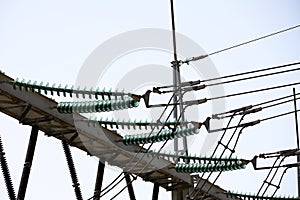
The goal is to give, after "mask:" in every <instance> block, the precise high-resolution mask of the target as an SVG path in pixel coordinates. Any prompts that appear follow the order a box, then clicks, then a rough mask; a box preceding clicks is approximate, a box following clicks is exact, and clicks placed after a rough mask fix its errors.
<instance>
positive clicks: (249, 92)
mask: <svg viewBox="0 0 300 200" xmlns="http://www.w3.org/2000/svg"><path fill="white" fill-rule="evenodd" d="M299 84H300V82H296V83H290V84H285V85H279V86H274V87H268V88H262V89H257V90H251V91H246V92H240V93H234V94H229V95H223V96H218V97H212V98H207V100H215V99H222V98H228V97H234V96H240V95H244V94H251V93H256V92H263V91H267V90H274V89H279V88H284V87H289V86H293V85H299Z"/></svg>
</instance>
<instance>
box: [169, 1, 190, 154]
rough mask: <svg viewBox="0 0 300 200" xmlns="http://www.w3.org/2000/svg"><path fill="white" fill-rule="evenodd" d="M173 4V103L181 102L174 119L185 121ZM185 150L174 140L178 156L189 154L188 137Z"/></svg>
mask: <svg viewBox="0 0 300 200" xmlns="http://www.w3.org/2000/svg"><path fill="white" fill-rule="evenodd" d="M170 3H171V17H172V38H173V52H174V53H173V54H174V60H173V61H172V62H171V64H172V67H173V85H174V92H175V94H174V98H173V103H174V104H177V103H178V102H179V112H178V106H177V105H175V109H174V113H173V116H174V119H178V118H179V117H180V119H181V120H182V121H183V120H184V109H183V104H182V101H183V99H182V92H181V77H180V62H179V61H178V58H177V46H176V31H175V17H174V4H173V0H170ZM182 141H183V149H181V150H180V149H178V139H177V138H176V139H174V151H175V153H176V154H177V153H178V152H179V151H184V153H188V148H187V139H186V137H183V139H182Z"/></svg>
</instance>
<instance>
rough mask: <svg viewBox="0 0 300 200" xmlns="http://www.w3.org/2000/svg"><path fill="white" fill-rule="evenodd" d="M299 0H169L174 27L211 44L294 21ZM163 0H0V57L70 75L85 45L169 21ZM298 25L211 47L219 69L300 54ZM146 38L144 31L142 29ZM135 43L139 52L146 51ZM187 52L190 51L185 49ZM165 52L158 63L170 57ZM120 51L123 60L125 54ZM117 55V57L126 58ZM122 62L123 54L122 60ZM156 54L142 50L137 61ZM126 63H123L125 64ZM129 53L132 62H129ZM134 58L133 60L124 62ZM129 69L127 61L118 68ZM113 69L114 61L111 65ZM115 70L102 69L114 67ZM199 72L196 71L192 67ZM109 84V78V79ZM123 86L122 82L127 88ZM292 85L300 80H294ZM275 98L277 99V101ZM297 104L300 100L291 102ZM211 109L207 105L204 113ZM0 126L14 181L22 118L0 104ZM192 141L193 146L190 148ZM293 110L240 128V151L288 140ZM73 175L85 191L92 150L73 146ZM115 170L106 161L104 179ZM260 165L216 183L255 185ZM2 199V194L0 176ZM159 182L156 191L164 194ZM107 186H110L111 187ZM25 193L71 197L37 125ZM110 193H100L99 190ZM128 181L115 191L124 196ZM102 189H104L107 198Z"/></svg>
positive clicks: (7, 66)
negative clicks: (11, 115) (10, 114)
mask: <svg viewBox="0 0 300 200" xmlns="http://www.w3.org/2000/svg"><path fill="white" fill-rule="evenodd" d="M299 8H300V2H299V1H296V0H287V1H279V0H272V1H271V0H269V1H258V0H256V1H247V2H246V1H226V2H225V1H209V2H205V1H196V0H193V1H178V0H177V1H175V15H176V29H177V31H178V32H179V33H181V34H184V35H185V36H187V37H189V38H190V39H192V40H194V41H195V42H196V43H197V44H199V45H200V46H201V47H202V48H203V49H204V50H205V51H206V52H213V51H216V50H219V49H222V48H225V47H228V46H231V45H234V44H238V43H240V42H244V41H247V40H250V39H253V38H256V37H258V36H261V35H264V34H268V33H272V32H274V31H278V30H281V29H284V28H288V27H290V26H294V25H297V24H299V19H300V13H299ZM170 27H171V25H170V8H169V1H159V0H154V1H137V0H135V1H133V0H132V1H114V0H112V1H95V0H91V1H78V0H76V1H74V0H73V1H48V0H47V1H46V0H45V1H34V0H29V1H4V0H0V66H1V70H2V71H3V72H5V74H7V75H8V76H11V77H13V78H17V77H19V78H25V79H26V80H29V79H31V80H37V81H44V82H51V83H69V84H73V83H74V82H75V80H76V77H77V76H78V72H79V70H80V68H81V66H82V64H83V63H84V61H85V59H86V58H87V57H88V56H89V55H90V53H91V52H92V51H93V50H94V49H95V48H97V47H98V46H99V45H101V44H102V43H103V42H105V41H107V40H108V39H110V38H111V37H112V36H115V35H118V34H120V33H123V32H126V31H131V30H135V29H140V28H161V29H167V30H169V29H170ZM299 36H300V30H299V29H297V30H293V31H290V32H287V33H283V34H282V35H278V36H274V37H272V38H269V39H266V40H263V41H260V42H257V43H252V44H250V45H247V46H244V47H240V48H237V49H234V50H231V51H228V52H225V53H221V54H218V55H215V56H212V57H211V59H212V61H213V62H214V64H215V66H216V68H217V70H218V71H219V73H220V74H221V75H228V74H233V73H238V72H243V71H249V70H254V69H259V68H263V67H269V66H275V65H280V64H286V63H291V62H296V61H299V58H300V55H299V52H300V40H299ZM145 39H147V38H145ZM146 54H147V52H146V51H145V55H143V53H139V56H145V57H140V59H143V58H147V55H146ZM191 56H195V55H191ZM169 57H170V58H169V59H170V60H164V63H162V64H163V65H166V64H167V63H168V62H169V61H171V59H172V55H169ZM125 61H126V60H125ZM125 61H124V60H123V63H124V62H125ZM120 62H121V61H120ZM153 63H155V64H158V63H159V62H157V61H153V60H149V59H148V60H146V61H144V63H143V64H153ZM131 64H132V63H127V65H128V66H130V65H131ZM136 64H137V63H134V65H135V66H136ZM131 66H132V65H131ZM125 69H127V68H125ZM116 70H117V69H116ZM112 73H114V72H113V71H112V72H111V73H110V74H108V75H107V77H110V76H112ZM299 75H300V74H299V72H298V73H297V72H295V73H292V74H291V73H289V74H286V75H281V76H276V77H275V76H274V77H272V78H265V79H256V80H252V81H246V82H242V83H239V84H228V85H226V86H224V88H225V92H226V94H231V93H235V92H240V91H246V90H252V89H255V88H263V87H269V86H274V85H278V84H285V83H291V82H296V81H299ZM200 78H201V77H200ZM107 84H109V83H107ZM125 89H126V88H125ZM296 90H297V91H300V87H296ZM291 93H292V89H291V88H286V89H281V90H276V91H271V92H266V93H260V94H254V95H247V96H243V97H237V98H231V99H227V100H226V107H227V109H231V108H236V107H240V106H244V105H249V104H255V103H259V102H261V101H265V100H269V99H272V98H277V97H280V96H285V95H289V94H291ZM276 108H277V107H276ZM298 108H300V105H299V103H298ZM292 109H293V104H292V103H290V104H288V105H286V106H281V107H278V108H277V109H274V108H273V109H268V110H266V111H264V112H261V113H259V114H256V115H253V116H251V117H249V118H248V119H249V120H251V119H258V118H264V117H267V116H271V115H274V114H277V113H278V114H279V113H282V112H286V111H291V110H292ZM209 115H211V113H208V114H206V115H205V116H209ZM0 127H1V129H0V134H1V137H2V141H3V143H4V148H5V151H6V157H7V160H8V164H9V167H10V172H11V176H12V178H13V183H14V187H15V190H16V191H17V189H18V185H19V181H20V178H21V173H22V168H23V162H24V159H25V154H26V148H27V142H28V139H29V135H30V127H27V126H22V125H19V124H18V122H17V121H16V120H14V119H12V118H9V117H7V116H5V115H4V114H1V120H0ZM196 146H197V141H196V142H195V145H194V146H192V147H191V148H192V149H193V151H194V152H195V153H199V152H197V148H196ZM295 147H296V141H295V129H294V118H293V115H291V116H288V117H284V118H281V119H276V120H272V121H268V122H265V123H262V124H261V125H259V126H257V127H252V128H248V129H246V130H245V131H244V134H243V135H242V137H241V139H240V142H239V144H238V147H237V152H238V155H239V156H240V157H243V158H252V157H253V156H254V155H256V154H259V153H261V152H272V151H277V150H281V149H288V148H295ZM72 153H73V157H74V161H75V163H76V169H77V172H78V177H79V182H80V184H81V189H82V192H83V196H84V198H85V199H87V198H89V197H90V196H92V194H93V189H94V181H95V176H96V170H97V160H96V158H92V157H88V156H86V154H85V153H84V152H80V151H79V150H77V149H75V148H72ZM119 171H120V169H116V168H112V167H109V169H108V170H107V171H105V176H104V183H103V186H106V185H107V184H108V183H109V182H110V181H111V180H112V179H113V178H114V177H115V176H116V175H117V174H118V172H119ZM265 176H266V172H256V171H254V170H253V168H252V166H250V165H249V166H248V167H247V169H246V170H243V171H238V172H230V173H226V174H223V175H222V176H221V178H220V180H219V181H218V182H217V185H219V186H221V187H223V188H225V189H229V190H235V191H241V192H251V193H254V192H256V191H257V190H258V188H259V187H260V185H261V183H262V181H263V179H264V178H265ZM0 177H1V178H0V199H7V198H8V197H7V194H6V189H5V184H4V181H3V178H2V176H0ZM123 185H124V184H123ZM133 185H134V189H135V193H136V196H137V199H142V198H143V199H151V195H152V185H151V184H149V183H147V184H145V183H143V182H142V181H140V180H139V181H136V182H135V183H134V184H133ZM162 191H163V190H161V191H160V192H161V193H160V199H170V194H169V193H165V192H162ZM116 192H117V190H115V191H113V192H112V194H114V193H116ZM278 194H288V195H296V169H292V170H289V171H288V173H287V174H286V176H285V178H284V180H283V183H282V185H281V188H280V190H279V191H278ZM26 197H27V199H45V200H48V199H74V198H75V196H74V192H73V188H72V186H71V178H70V176H69V172H68V169H67V163H66V161H65V158H64V154H63V151H62V146H61V143H60V141H58V140H56V139H54V138H48V137H45V136H44V135H43V134H42V133H41V134H40V135H39V138H38V142H37V147H36V154H35V157H34V163H33V166H32V171H31V176H30V179H29V185H28V187H27V194H26ZM107 198H108V197H107ZM127 198H128V195H127V191H125V192H123V193H122V195H121V196H120V197H119V198H118V199H127ZM105 199H106V198H105Z"/></svg>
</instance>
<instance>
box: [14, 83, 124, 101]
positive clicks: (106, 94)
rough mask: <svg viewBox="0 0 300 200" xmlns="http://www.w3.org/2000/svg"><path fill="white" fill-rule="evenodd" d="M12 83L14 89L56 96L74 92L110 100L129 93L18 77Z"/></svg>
mask: <svg viewBox="0 0 300 200" xmlns="http://www.w3.org/2000/svg"><path fill="white" fill-rule="evenodd" d="M12 85H13V88H14V89H19V90H21V91H26V92H37V93H41V92H42V91H44V94H46V95H47V94H48V92H50V94H51V95H52V96H53V95H54V94H55V93H56V94H57V96H60V95H61V94H62V95H63V96H64V97H66V96H67V94H69V96H70V97H73V94H75V96H76V97H77V98H79V95H81V96H82V97H83V98H85V96H86V95H87V96H88V97H89V98H90V99H91V98H92V96H93V97H95V99H98V98H99V96H100V97H101V98H102V99H103V100H104V99H109V100H111V99H112V98H115V99H117V98H119V97H121V98H122V99H123V98H124V97H126V96H128V95H129V94H126V93H124V91H122V92H118V90H116V91H115V92H113V91H112V89H109V90H108V91H107V90H105V88H104V89H103V90H100V89H99V88H97V89H96V90H93V88H90V89H89V90H87V89H86V87H84V88H83V89H80V87H77V89H74V86H72V87H68V85H66V86H64V87H62V86H61V84H59V85H58V86H57V87H56V86H55V84H53V85H52V86H49V83H47V84H46V85H44V84H43V82H41V83H40V84H37V81H35V82H34V83H31V81H30V80H29V81H27V82H25V80H24V79H23V80H22V81H19V79H18V78H17V79H16V80H15V81H14V82H13V83H12Z"/></svg>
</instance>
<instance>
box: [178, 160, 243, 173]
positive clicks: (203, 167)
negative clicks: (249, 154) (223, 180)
mask: <svg viewBox="0 0 300 200" xmlns="http://www.w3.org/2000/svg"><path fill="white" fill-rule="evenodd" d="M245 168H246V165H245V164H244V163H243V162H242V161H237V162H220V163H217V164H200V163H188V164H186V163H177V164H176V165H175V170H176V171H177V172H184V173H202V172H220V171H232V170H238V169H245Z"/></svg>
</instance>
